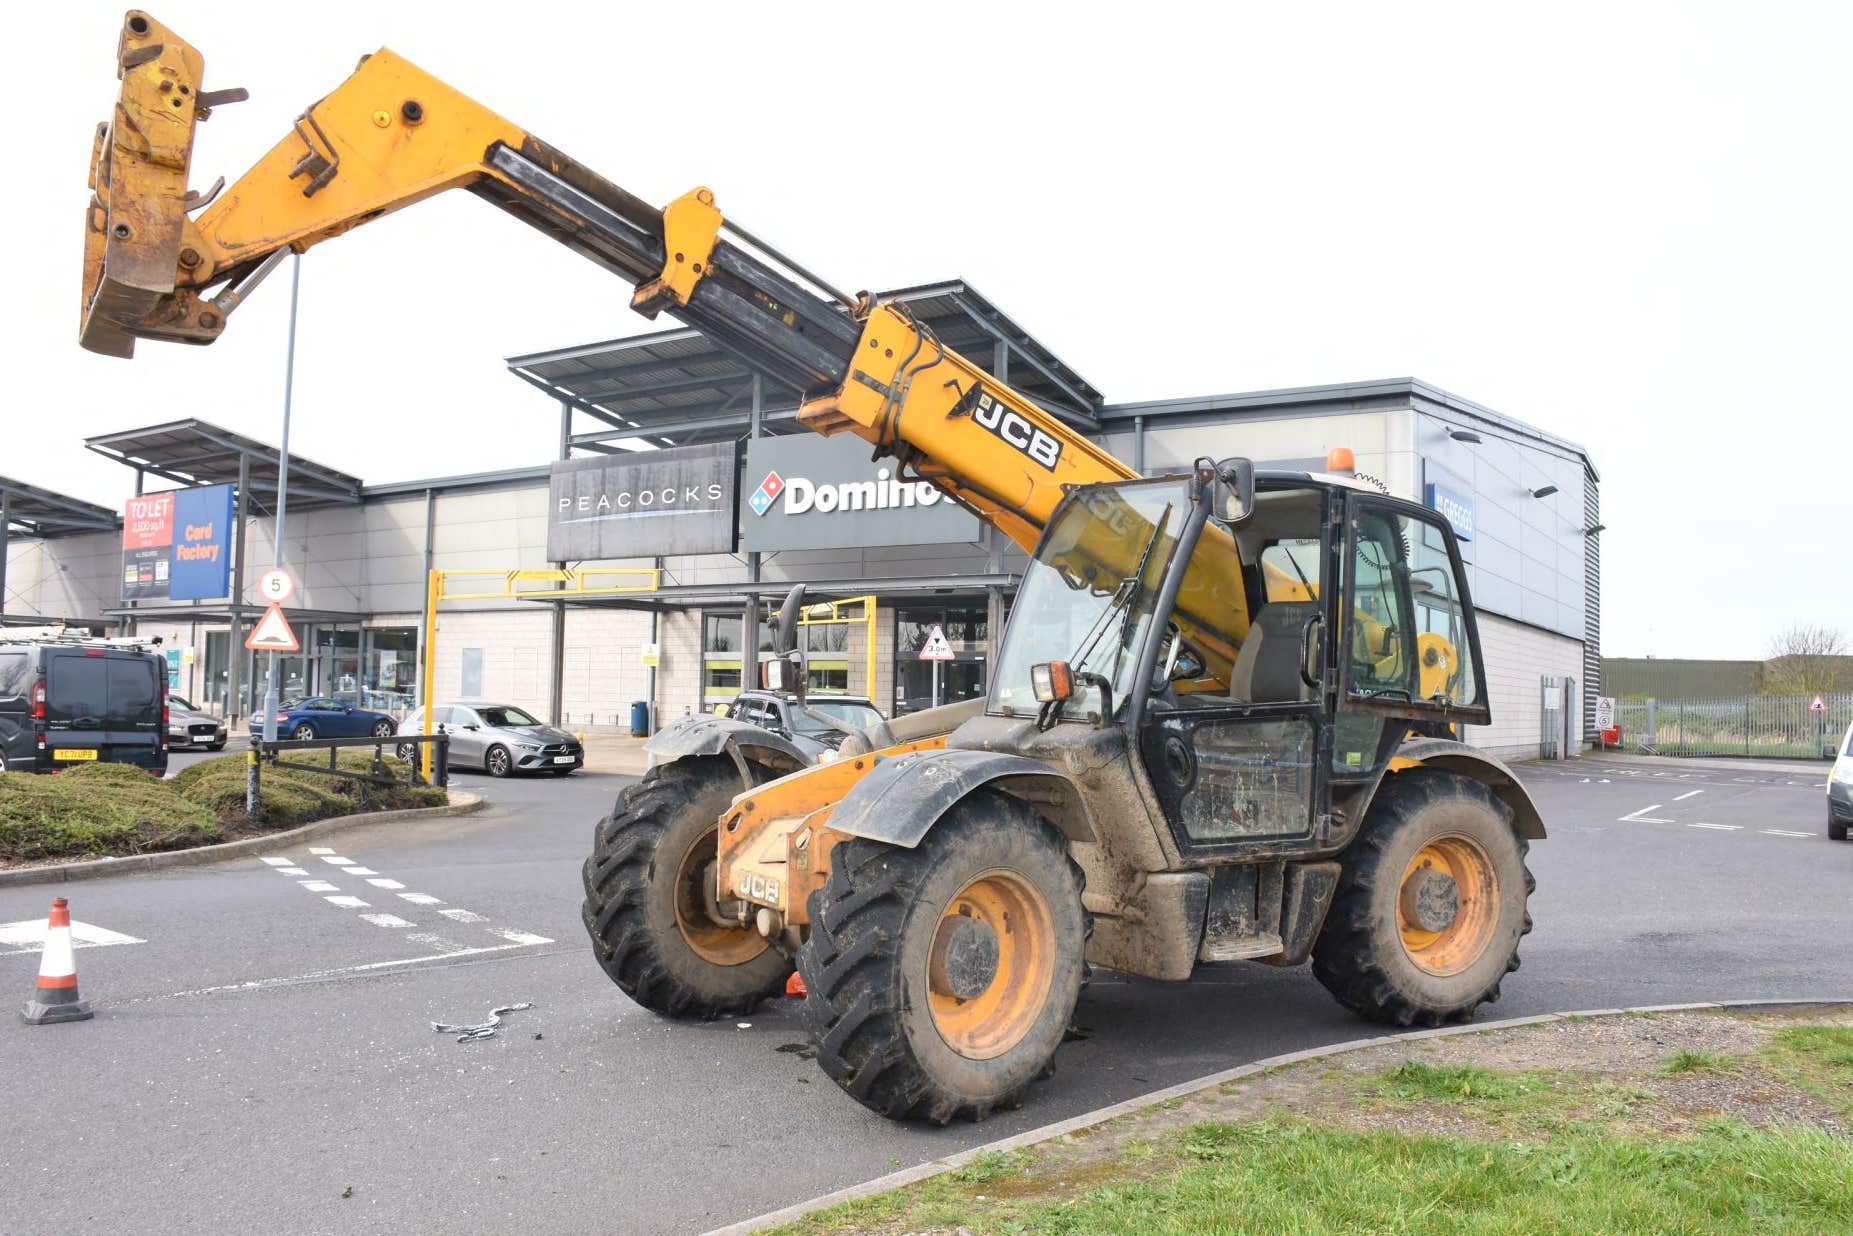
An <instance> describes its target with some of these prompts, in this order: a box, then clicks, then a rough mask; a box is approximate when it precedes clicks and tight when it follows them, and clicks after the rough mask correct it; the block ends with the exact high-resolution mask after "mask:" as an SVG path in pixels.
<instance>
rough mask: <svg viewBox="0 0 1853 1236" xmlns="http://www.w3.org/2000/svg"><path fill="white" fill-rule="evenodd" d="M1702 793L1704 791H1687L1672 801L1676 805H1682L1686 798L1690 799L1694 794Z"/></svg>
mask: <svg viewBox="0 0 1853 1236" xmlns="http://www.w3.org/2000/svg"><path fill="white" fill-rule="evenodd" d="M1704 792H1705V791H1704V790H1687V791H1686V792H1685V793H1684V794H1681V795H1680V796H1679V797H1677V798H1675V799H1674V800H1673V801H1674V802H1676V803H1683V802H1685V801H1686V800H1687V799H1688V798H1691V797H1692V796H1693V795H1694V794H1703V793H1704Z"/></svg>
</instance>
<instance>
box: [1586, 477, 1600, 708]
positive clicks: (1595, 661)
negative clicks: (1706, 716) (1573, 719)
mask: <svg viewBox="0 0 1853 1236" xmlns="http://www.w3.org/2000/svg"><path fill="white" fill-rule="evenodd" d="M1601 522H1602V495H1601V492H1600V490H1599V489H1598V488H1597V486H1596V478H1595V474H1594V473H1592V472H1590V471H1589V470H1588V469H1584V471H1583V527H1585V528H1593V527H1595V526H1596V525H1597V524H1599V523H1601ZM1601 693H1602V536H1601V534H1600V533H1597V534H1595V535H1588V534H1585V535H1584V537H1583V741H1584V742H1594V741H1595V740H1596V696H1597V695H1598V694H1601Z"/></svg>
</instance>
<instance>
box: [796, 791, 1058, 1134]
mask: <svg viewBox="0 0 1853 1236" xmlns="http://www.w3.org/2000/svg"><path fill="white" fill-rule="evenodd" d="M1081 884H1082V875H1081V869H1080V868H1079V867H1078V866H1076V865H1075V862H1074V860H1073V859H1072V858H1070V857H1069V854H1068V846H1067V843H1066V841H1064V839H1063V838H1062V835H1061V834H1060V833H1059V832H1057V831H1056V830H1055V829H1054V828H1052V827H1050V826H1049V825H1048V824H1047V823H1046V822H1045V821H1044V820H1043V819H1042V817H1041V816H1039V815H1038V814H1037V813H1036V812H1035V811H1034V810H1033V809H1031V808H1030V807H1028V806H1026V805H1025V804H1023V803H1022V802H1019V801H1018V800H1016V799H1013V798H1009V797H1007V796H1005V795H1002V794H997V793H993V792H989V791H979V792H977V793H975V794H973V795H972V796H970V797H969V798H967V799H965V800H964V801H963V802H961V803H960V804H959V805H958V806H956V807H954V808H953V810H952V811H951V812H950V813H949V814H948V816H947V817H946V818H945V819H943V820H942V821H940V822H939V823H938V824H937V825H935V826H934V828H933V829H932V831H931V832H929V833H928V834H927V836H926V838H925V839H924V840H922V841H921V842H920V844H919V845H918V846H916V847H915V848H913V849H911V850H909V849H903V848H901V847H899V846H893V845H887V844H884V843H882V842H879V841H870V840H864V839H852V840H848V841H844V842H841V843H839V844H838V845H837V846H836V848H835V849H834V850H833V851H832V855H831V870H830V878H829V881H828V883H826V884H825V886H824V887H823V888H822V889H820V890H818V891H817V892H815V893H813V894H812V895H811V900H810V913H811V934H810V937H809V939H808V940H807V941H806V942H805V944H804V947H803V948H801V949H800V950H799V952H798V972H799V974H800V975H802V976H803V979H804V983H805V986H806V988H807V989H808V995H807V996H806V998H805V1005H804V1008H805V1014H806V1017H807V1019H808V1020H809V1022H810V1026H811V1033H812V1036H813V1039H814V1041H815V1043H816V1047H817V1062H818V1063H819V1064H820V1065H822V1066H823V1069H824V1072H826V1073H828V1074H829V1075H830V1077H831V1078H832V1079H833V1080H834V1081H835V1082H836V1083H837V1084H838V1085H839V1086H841V1087H842V1088H843V1089H844V1090H845V1091H847V1092H848V1093H849V1094H850V1095H851V1096H852V1097H853V1098H855V1099H856V1100H857V1101H858V1102H860V1103H861V1104H862V1105H863V1106H864V1107H867V1108H869V1109H870V1110H872V1111H874V1112H877V1113H879V1114H881V1115H883V1116H886V1117H888V1118H889V1119H891V1120H904V1119H909V1118H918V1119H924V1120H929V1121H932V1122H933V1123H935V1124H945V1123H946V1122H948V1121H950V1120H951V1119H952V1118H953V1117H955V1116H964V1117H967V1118H970V1119H972V1120H982V1119H983V1118H984V1117H985V1116H986V1115H988V1114H989V1113H990V1112H991V1111H993V1110H994V1109H997V1108H1000V1107H1014V1106H1017V1105H1019V1104H1020V1103H1021V1102H1022V1098H1023V1093H1024V1091H1025V1090H1027V1089H1028V1088H1029V1084H1030V1083H1031V1082H1032V1081H1035V1080H1036V1079H1037V1078H1038V1077H1042V1076H1046V1075H1047V1074H1048V1072H1049V1071H1050V1065H1051V1063H1052V1061H1053V1059H1054V1055H1055V1049H1056V1048H1057V1047H1059V1046H1060V1045H1061V1042H1062V1037H1063V1034H1064V1032H1065V1031H1066V1030H1067V1027H1068V1019H1069V1017H1070V1015H1071V1014H1072V1013H1073V1011H1074V1005H1075V998H1076V997H1077V996H1078V995H1079V994H1080V990H1081V974H1082V952H1083V950H1084V948H1085V945H1086V940H1087V913H1086V911H1085V910H1083V909H1082V907H1081Z"/></svg>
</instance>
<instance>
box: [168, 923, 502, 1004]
mask: <svg viewBox="0 0 1853 1236" xmlns="http://www.w3.org/2000/svg"><path fill="white" fill-rule="evenodd" d="M406 938H407V939H410V938H411V937H409V936H408V937H406ZM526 947H528V946H527V945H525V944H491V945H489V946H487V947H485V948H460V949H457V950H456V951H454V952H449V953H433V954H431V955H430V956H428V957H401V958H399V959H398V960H396V961H371V962H368V963H366V964H365V965H359V966H342V967H340V968H339V969H335V970H316V971H313V972H312V973H309V974H298V975H295V976H293V977H290V978H262V979H248V980H246V981H245V982H242V983H226V984H223V985H222V986H218V987H196V988H194V989H193V990H192V991H176V992H171V993H169V994H168V995H167V996H166V997H165V998H166V999H169V1000H172V999H177V998H178V997H181V996H216V995H219V994H220V993H222V992H228V991H260V990H262V989H263V988H266V987H287V986H290V985H293V984H296V983H316V982H323V981H326V980H328V979H332V978H340V977H341V976H342V975H345V974H366V973H368V972H370V971H373V970H390V969H391V968H392V967H394V966H415V965H419V964H420V963H422V962H427V961H449V960H450V959H451V958H453V957H475V956H480V955H481V954H483V953H506V952H509V951H510V950H512V949H518V948H526ZM151 998H152V999H157V1000H158V999H162V998H163V997H160V996H154V997H146V996H144V997H142V999H151Z"/></svg>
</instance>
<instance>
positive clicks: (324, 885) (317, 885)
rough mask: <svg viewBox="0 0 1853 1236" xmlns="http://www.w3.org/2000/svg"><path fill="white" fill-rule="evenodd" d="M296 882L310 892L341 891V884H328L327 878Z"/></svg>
mask: <svg viewBox="0 0 1853 1236" xmlns="http://www.w3.org/2000/svg"><path fill="white" fill-rule="evenodd" d="M296 883H298V884H300V885H302V886H303V887H304V888H306V889H308V890H309V891H310V892H312V893H338V892H340V891H341V886H340V885H339V884H330V883H329V882H328V881H327V880H298V881H296Z"/></svg>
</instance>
